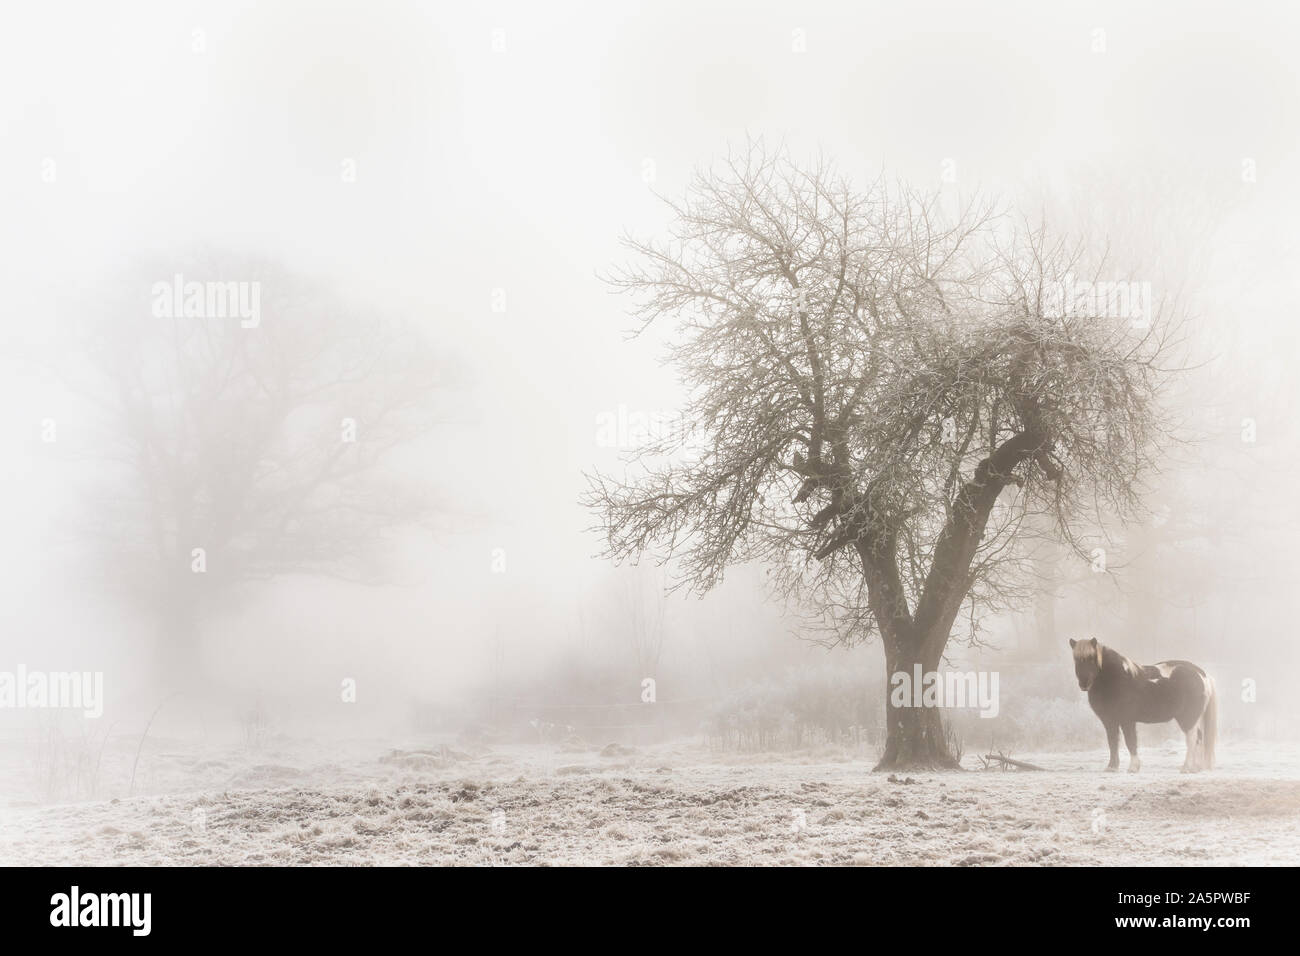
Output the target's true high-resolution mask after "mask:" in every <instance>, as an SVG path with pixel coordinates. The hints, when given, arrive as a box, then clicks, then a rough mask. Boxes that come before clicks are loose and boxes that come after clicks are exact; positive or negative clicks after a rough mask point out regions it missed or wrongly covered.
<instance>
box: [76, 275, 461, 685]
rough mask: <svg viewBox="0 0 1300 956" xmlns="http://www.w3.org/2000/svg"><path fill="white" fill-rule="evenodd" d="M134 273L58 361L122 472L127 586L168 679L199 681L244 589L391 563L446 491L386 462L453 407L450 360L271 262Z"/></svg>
mask: <svg viewBox="0 0 1300 956" xmlns="http://www.w3.org/2000/svg"><path fill="white" fill-rule="evenodd" d="M177 274H179V275H180V276H181V278H180V279H177V278H176V276H177ZM218 282H221V283H235V285H227V286H225V287H224V289H217V288H216V286H215V285H214V284H215V283H218ZM189 283H200V284H204V285H200V286H189ZM241 283H242V284H243V285H239V284H241ZM208 284H213V285H208ZM173 285H174V290H173V289H168V288H167V287H168V286H173ZM122 288H123V289H124V290H126V291H125V292H124V294H123V298H122V301H120V302H119V303H117V304H116V306H111V307H110V306H105V307H104V311H103V312H102V313H99V314H94V315H90V316H87V317H85V318H84V319H82V320H81V321H80V322H79V323H78V328H77V329H76V330H75V332H74V333H73V335H74V338H73V344H74V345H76V346H78V348H79V352H78V354H77V357H76V359H75V360H72V361H65V362H64V363H63V365H64V372H65V373H66V374H65V378H66V379H67V380H68V381H69V382H71V383H72V384H73V385H74V387H75V388H76V389H77V390H78V391H79V392H80V393H81V394H82V395H84V396H85V397H86V398H88V399H89V400H90V401H91V402H93V403H94V408H95V409H96V411H97V413H98V419H99V420H98V433H99V436H100V438H101V439H102V449H103V457H102V460H101V466H103V465H106V466H108V468H110V469H111V471H109V474H110V475H111V477H110V478H107V479H106V480H105V483H104V484H101V486H100V487H98V488H97V490H96V491H95V493H94V495H93V498H92V507H91V508H90V513H91V517H90V519H89V520H90V523H91V525H92V531H93V533H94V535H95V537H96V538H97V539H98V540H99V542H100V543H101V544H102V545H103V546H104V547H105V549H106V554H107V556H108V569H109V574H110V576H111V580H112V582H113V583H114V587H115V588H116V589H117V591H118V592H119V593H127V594H130V595H132V596H134V597H135V598H137V599H139V600H140V601H141V602H142V603H143V604H144V606H145V607H147V608H149V609H150V610H151V611H152V612H154V613H155V614H156V618H157V622H158V625H159V628H160V635H159V636H160V644H159V647H160V663H161V664H162V665H163V667H164V669H165V672H166V674H167V676H168V677H169V678H171V679H173V680H178V681H182V682H184V681H191V680H198V679H200V677H201V670H200V667H199V661H198V639H199V630H200V624H201V622H202V620H203V619H204V617H205V616H207V615H208V613H209V612H211V611H212V610H214V609H216V608H218V607H220V606H222V605H224V604H225V603H227V602H229V601H231V600H232V599H234V597H235V596H236V591H237V589H238V587H239V586H240V585H244V584H248V583H251V582H257V581H261V580H267V579H270V578H274V577H277V576H281V575H313V576H329V577H333V578H339V579H344V580H348V581H359V582H377V581H382V580H384V579H385V577H386V574H385V570H384V568H383V565H382V558H383V555H384V550H385V544H386V540H387V539H388V538H389V537H390V536H391V534H392V533H393V532H395V531H397V530H398V529H401V528H403V527H408V526H412V525H416V524H418V523H420V522H422V521H424V520H425V519H426V518H428V517H429V516H430V514H431V513H432V509H433V504H434V502H433V499H432V497H431V493H430V488H429V486H428V485H427V484H421V485H414V484H412V483H410V482H408V481H403V480H401V476H400V473H399V471H398V470H397V469H391V468H389V467H387V465H388V463H389V461H390V459H391V456H392V455H393V454H394V453H396V452H397V451H398V450H399V449H400V448H402V447H403V446H406V445H409V444H412V443H415V442H417V441H419V440H420V439H422V438H425V437H426V436H428V434H429V432H430V430H431V429H432V428H433V427H434V426H435V425H437V424H438V423H439V422H440V421H442V420H443V418H444V415H445V410H446V400H445V399H446V386H447V384H448V376H447V365H446V363H445V362H443V361H442V360H441V359H440V357H439V356H438V355H436V354H435V353H434V351H433V350H432V349H431V348H430V346H429V344H428V343H427V342H426V341H425V340H424V338H423V337H422V336H421V335H420V334H419V333H418V332H417V331H416V330H415V329H413V328H412V327H410V326H408V325H406V324H404V323H402V322H396V321H391V320H386V319H381V318H375V317H372V316H368V315H366V314H363V313H361V312H359V311H357V310H355V309H354V308H350V307H348V306H347V305H345V304H344V303H343V302H342V301H341V300H340V299H339V298H338V297H337V296H336V295H335V294H334V293H333V292H332V291H331V290H330V289H329V288H328V286H326V285H320V284H316V283H313V282H310V281H306V280H303V279H301V278H299V277H297V276H294V275H292V274H290V273H288V272H286V271H284V270H282V269H280V268H277V267H274V266H271V265H268V264H266V263H261V262H253V263H233V262H229V261H224V260H218V259H209V260H205V261H199V262H189V263H186V264H185V267H184V269H183V270H181V269H179V268H169V269H165V270H159V271H158V272H157V273H156V274H155V273H139V274H136V275H133V276H131V277H129V278H128V279H125V280H123V283H122ZM187 288H188V289H189V292H187V291H186V289H187ZM254 290H255V294H253V293H254ZM177 292H179V295H178V294H177ZM214 292H219V293H220V295H215V296H214V294H213V293H214ZM195 296H198V298H196V297H195ZM241 297H242V298H241ZM254 303H255V304H256V309H257V313H258V314H257V315H256V316H255V317H253V316H252V314H251V313H252V307H253V305H254ZM241 309H242V311H241ZM103 471H104V469H103V468H102V467H101V468H98V469H97V474H102V473H103Z"/></svg>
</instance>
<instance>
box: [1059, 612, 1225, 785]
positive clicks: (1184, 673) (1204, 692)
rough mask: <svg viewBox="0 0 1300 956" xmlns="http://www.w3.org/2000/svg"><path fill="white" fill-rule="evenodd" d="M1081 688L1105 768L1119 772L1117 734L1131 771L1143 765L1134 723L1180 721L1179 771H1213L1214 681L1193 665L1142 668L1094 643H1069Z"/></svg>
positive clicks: (1178, 663) (1181, 663)
mask: <svg viewBox="0 0 1300 956" xmlns="http://www.w3.org/2000/svg"><path fill="white" fill-rule="evenodd" d="M1070 648H1071V649H1072V650H1073V652H1074V674H1075V676H1076V677H1077V678H1078V679H1079V690H1082V691H1087V693H1088V703H1089V704H1090V705H1091V706H1092V710H1093V713H1095V714H1096V715H1097V716H1098V717H1099V718H1101V723H1102V726H1103V727H1105V728H1106V740H1107V742H1108V743H1109V744H1110V763H1109V764H1107V765H1106V769H1107V770H1118V769H1119V732H1120V731H1121V730H1123V731H1124V743H1125V744H1127V745H1128V754H1129V765H1128V770H1129V773H1136V772H1137V771H1138V770H1139V769H1141V767H1142V762H1141V761H1140V760H1138V753H1137V725H1138V724H1139V723H1143V724H1163V723H1164V722H1165V721H1167V720H1176V721H1178V726H1179V728H1180V729H1181V730H1182V732H1183V734H1184V735H1185V736H1186V737H1187V757H1186V758H1185V759H1184V760H1183V766H1182V771H1183V773H1194V772H1196V771H1198V770H1212V769H1214V744H1215V738H1216V737H1217V735H1218V729H1217V724H1218V711H1219V704H1218V700H1217V698H1216V697H1215V693H1214V681H1213V680H1211V678H1210V676H1209V675H1208V674H1206V673H1205V671H1203V670H1201V669H1200V668H1199V667H1197V666H1196V665H1195V664H1191V663H1188V662H1187V661H1161V662H1160V663H1159V664H1154V665H1142V664H1137V663H1134V662H1133V661H1131V660H1129V659H1128V658H1127V657H1125V656H1124V655H1123V654H1121V653H1120V652H1119V651H1117V650H1115V649H1114V648H1111V647H1105V646H1103V645H1102V644H1100V643H1098V641H1097V639H1096V638H1095V637H1094V638H1090V639H1084V640H1082V641H1076V640H1074V639H1073V638H1071V639H1070Z"/></svg>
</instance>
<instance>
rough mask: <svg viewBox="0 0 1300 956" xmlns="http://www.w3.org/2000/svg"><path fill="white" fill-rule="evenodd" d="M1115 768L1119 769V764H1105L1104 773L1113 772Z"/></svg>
mask: <svg viewBox="0 0 1300 956" xmlns="http://www.w3.org/2000/svg"><path fill="white" fill-rule="evenodd" d="M1117 770H1119V764H1117V763H1112V764H1107V766H1106V773H1114V772H1115V771H1117Z"/></svg>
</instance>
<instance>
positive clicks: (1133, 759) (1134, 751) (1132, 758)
mask: <svg viewBox="0 0 1300 956" xmlns="http://www.w3.org/2000/svg"><path fill="white" fill-rule="evenodd" d="M1124 743H1125V744H1126V745H1127V746H1128V772H1129V773H1137V772H1138V771H1139V770H1141V769H1142V761H1141V760H1138V728H1137V721H1133V720H1130V721H1129V722H1128V723H1127V724H1125V725H1124Z"/></svg>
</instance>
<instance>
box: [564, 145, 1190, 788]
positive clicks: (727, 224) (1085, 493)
mask: <svg viewBox="0 0 1300 956" xmlns="http://www.w3.org/2000/svg"><path fill="white" fill-rule="evenodd" d="M669 206H670V207H671V211H672V213H673V220H674V223H673V227H672V233H671V238H670V239H669V241H667V242H653V241H651V242H643V241H637V240H635V239H632V238H628V239H627V240H625V242H626V245H627V246H628V247H629V249H630V250H631V252H632V254H633V263H632V264H631V265H629V266H628V267H626V268H624V269H622V270H619V271H617V272H616V273H615V274H614V275H612V276H611V277H610V281H611V282H612V283H613V284H614V285H615V287H616V288H618V289H620V290H624V291H627V292H629V293H632V294H633V295H634V297H635V298H636V300H637V313H636V314H637V315H638V317H639V318H640V320H641V321H642V323H643V324H642V326H641V327H642V328H644V327H645V325H646V324H648V323H650V322H652V321H654V320H656V319H660V318H662V317H668V316H671V317H675V318H676V319H677V320H678V323H679V324H678V329H677V335H676V336H675V337H674V339H673V344H672V345H671V346H670V350H669V352H670V354H669V359H670V362H671V363H673V364H674V365H675V366H676V368H677V369H678V370H679V372H680V374H681V376H682V378H683V381H684V383H685V384H686V386H687V387H688V388H689V390H690V396H691V397H690V399H689V402H688V404H687V407H686V409H685V417H686V420H687V427H686V428H684V429H683V430H682V434H680V435H677V436H673V437H672V438H670V439H668V440H665V441H663V442H660V443H658V444H656V445H654V446H651V447H648V448H646V449H643V450H642V451H641V452H640V464H641V466H642V473H641V475H640V477H639V478H637V479H636V480H633V481H630V482H626V481H616V480H613V479H611V478H609V477H607V476H602V475H599V474H597V475H593V476H590V479H589V480H590V487H589V490H588V492H587V494H586V496H585V501H586V503H587V504H588V505H589V506H591V507H592V508H594V509H595V510H596V511H597V512H598V514H599V515H600V517H601V530H602V531H603V533H604V535H605V537H606V540H607V545H608V550H607V554H608V556H609V557H611V558H613V559H615V560H622V559H626V558H632V557H635V556H638V555H640V554H641V553H643V552H646V551H653V550H660V551H662V553H663V556H665V557H666V556H674V557H676V558H677V560H678V562H679V565H678V566H679V567H680V568H681V569H682V572H683V573H682V576H681V577H680V579H679V580H678V582H677V583H678V586H686V587H690V588H693V589H695V590H698V591H704V590H707V589H709V588H710V587H712V586H713V585H714V584H716V583H717V582H718V581H719V580H720V579H721V577H722V575H723V573H724V571H725V569H726V568H727V567H728V566H729V565H732V564H734V563H736V562H743V561H751V560H764V561H768V562H771V564H772V565H773V567H774V568H775V569H776V570H775V571H774V573H773V575H772V578H773V579H774V580H775V581H776V582H777V589H778V591H780V592H782V593H784V594H787V595H797V596H799V597H800V598H802V599H804V600H805V602H806V603H807V604H808V605H809V606H812V607H815V608H817V609H818V613H819V621H820V622H821V623H822V624H823V625H825V626H826V627H828V628H830V631H829V633H830V639H831V640H834V641H837V642H849V641H856V640H860V639H862V638H864V637H866V636H868V635H869V634H872V633H878V634H879V636H880V637H881V639H882V644H883V646H884V653H885V662H886V666H887V668H888V671H889V673H890V674H891V675H892V674H897V673H906V674H909V675H910V674H911V673H912V670H913V667H914V665H920V666H921V668H922V670H923V671H924V672H927V673H928V672H931V671H934V670H936V669H937V668H938V666H939V665H940V662H941V660H942V657H943V653H944V650H945V648H946V646H947V644H948V641H949V638H950V635H951V634H952V632H953V629H954V626H955V625H956V622H957V621H958V619H959V616H961V615H962V612H963V608H967V609H968V610H969V614H970V618H969V619H970V622H971V624H972V626H974V625H977V623H978V618H979V613H980V612H981V611H985V610H987V609H989V608H991V607H997V606H1001V605H1003V604H1005V603H1008V602H1012V601H1017V600H1020V599H1022V598H1023V597H1024V596H1025V595H1024V591H1025V587H1024V585H1023V584H1022V583H1021V582H1022V581H1023V574H1024V571H1025V568H1024V563H1025V560H1026V556H1025V549H1024V547H1023V545H1024V542H1025V540H1026V538H1028V537H1029V535H1028V533H1027V532H1026V531H1025V530H1024V529H1025V518H1026V516H1027V515H1031V514H1032V515H1040V516H1042V517H1043V518H1044V519H1045V524H1046V527H1048V528H1049V529H1050V531H1051V533H1053V534H1054V535H1055V536H1058V537H1060V538H1061V539H1063V540H1064V541H1065V542H1066V543H1067V544H1069V545H1070V546H1072V547H1074V548H1075V549H1076V550H1080V551H1090V550H1091V548H1090V547H1089V542H1088V541H1087V540H1086V536H1087V533H1088V530H1089V529H1091V528H1093V527H1103V526H1106V525H1105V523H1103V522H1101V521H1100V520H1097V519H1099V518H1100V517H1101V516H1102V515H1105V516H1109V517H1117V516H1118V517H1121V518H1122V517H1123V516H1127V515H1134V514H1137V513H1138V512H1139V511H1140V508H1141V493H1142V480H1143V476H1144V475H1145V474H1147V473H1148V472H1149V471H1150V469H1151V466H1152V464H1153V455H1154V454H1155V448H1156V447H1157V439H1159V438H1160V437H1161V436H1163V435H1165V434H1166V433H1167V431H1168V424H1167V422H1165V421H1164V419H1163V417H1162V415H1161V412H1160V406H1159V403H1158V402H1157V392H1158V389H1159V386H1160V383H1161V381H1162V380H1163V378H1164V374H1163V367H1164V365H1163V363H1164V362H1166V361H1167V358H1165V356H1167V355H1168V353H1169V352H1170V351H1171V350H1172V349H1173V347H1174V345H1175V344H1176V343H1174V342H1172V341H1171V340H1170V338H1169V337H1168V333H1167V331H1166V330H1167V328H1168V327H1169V325H1168V323H1167V322H1165V321H1164V316H1163V315H1150V314H1147V315H1140V316H1135V315H1133V314H1132V313H1133V309H1132V308H1131V307H1130V308H1115V307H1113V306H1114V303H1112V302H1111V301H1110V299H1112V298H1113V297H1114V294H1115V293H1117V292H1122V291H1123V287H1114V286H1107V287H1103V286H1099V285H1092V286H1088V285H1083V286H1082V287H1083V288H1085V289H1087V290H1088V291H1090V292H1092V291H1097V290H1098V289H1104V291H1105V298H1106V300H1107V301H1106V302H1105V304H1104V305H1105V307H1104V308H1102V309H1101V310H1100V311H1102V312H1103V313H1104V314H1101V315H1097V314H1094V313H1096V312H1097V311H1099V310H1098V309H1097V308H1096V307H1095V305H1096V303H1095V301H1094V303H1093V305H1092V307H1088V304H1087V303H1081V302H1080V300H1079V297H1078V296H1077V295H1076V293H1077V292H1078V290H1079V289H1080V288H1081V283H1083V282H1084V280H1085V279H1088V280H1090V281H1092V282H1094V283H1096V282H1098V281H1099V280H1100V278H1101V273H1098V272H1092V273H1086V274H1085V272H1084V263H1085V262H1087V261H1089V259H1088V257H1087V256H1085V253H1086V252H1089V250H1085V249H1083V248H1081V247H1078V246H1075V245H1070V244H1068V243H1066V242H1064V241H1060V240H1057V239H1055V238H1053V237H1051V236H1050V235H1049V234H1048V232H1047V231H1046V229H1045V228H1041V227H1038V228H1032V227H1030V226H1029V225H1027V224H1025V223H1024V222H1023V221H1021V222H1013V221H1011V217H1009V216H999V215H997V214H996V213H995V211H994V210H993V209H992V208H990V207H989V206H987V205H980V204H977V203H970V204H966V205H964V206H962V207H960V208H959V209H957V210H956V211H955V212H954V213H951V214H945V213H944V211H943V209H942V204H941V203H940V201H939V199H938V198H936V197H928V196H923V195H920V194H918V193H916V192H914V191H912V190H909V189H907V188H906V187H894V186H890V185H888V184H886V183H885V182H884V181H878V182H876V183H874V184H872V185H871V186H870V187H869V188H868V189H867V190H866V191H865V192H858V191H855V190H854V189H853V188H852V187H851V186H850V184H849V183H848V182H847V181H845V180H844V179H843V178H841V177H840V176H839V175H837V173H836V172H835V170H834V169H833V168H831V167H830V166H829V165H828V164H827V163H825V162H824V161H818V162H817V163H815V164H814V165H812V166H811V167H810V168H800V167H799V166H797V165H796V164H795V163H793V162H792V161H791V160H790V159H789V158H788V157H787V156H786V155H784V154H780V153H777V154H773V153H771V152H769V151H767V150H765V149H764V148H763V147H762V146H761V144H751V145H750V147H749V148H748V150H747V151H746V153H745V154H744V155H743V156H740V157H739V158H734V157H733V158H729V159H728V160H727V161H726V162H725V163H723V164H722V166H721V167H720V170H719V171H716V172H706V173H702V174H700V175H699V176H697V178H696V180H695V181H694V184H693V186H692V188H691V189H690V191H689V192H688V194H687V196H686V198H685V199H684V200H683V201H682V202H680V203H673V202H670V203H669ZM1098 261H1100V260H1098ZM1097 268H1100V266H1098V267H1097ZM1062 291H1064V294H1061V293H1062ZM1081 306H1082V308H1081ZM1080 312H1083V313H1084V314H1079V313H1080ZM886 708H887V714H888V718H887V726H888V733H887V740H886V746H885V752H884V754H883V755H882V757H881V760H880V762H879V764H878V765H877V769H888V768H896V767H911V766H937V767H945V766H952V765H954V764H955V760H954V758H953V756H952V755H951V754H950V753H949V750H948V746H947V744H946V742H945V740H944V734H943V730H942V726H941V721H940V717H939V712H938V710H936V709H934V708H913V707H890V706H888V702H887V703H886Z"/></svg>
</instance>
